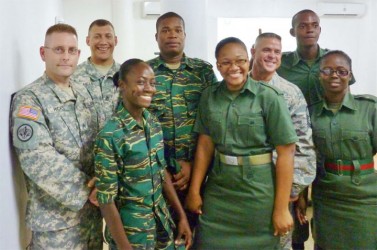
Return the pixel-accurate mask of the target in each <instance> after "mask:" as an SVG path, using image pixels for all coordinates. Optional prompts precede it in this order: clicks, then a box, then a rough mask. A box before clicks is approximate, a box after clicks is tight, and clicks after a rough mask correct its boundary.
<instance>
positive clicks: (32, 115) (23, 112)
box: [17, 106, 39, 121]
mask: <svg viewBox="0 0 377 250" xmlns="http://www.w3.org/2000/svg"><path fill="white" fill-rule="evenodd" d="M17 116H18V117H23V118H27V119H30V120H33V121H36V120H37V119H38V116H39V110H38V109H36V108H33V107H30V106H21V107H20V109H19V110H18V114H17Z"/></svg>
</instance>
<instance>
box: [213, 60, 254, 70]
mask: <svg viewBox="0 0 377 250" xmlns="http://www.w3.org/2000/svg"><path fill="white" fill-rule="evenodd" d="M246 62H247V60H246V59H237V60H234V61H223V62H219V63H218V64H220V66H221V67H224V68H228V67H230V66H232V65H233V64H234V65H236V66H238V67H241V66H243V65H245V63H246Z"/></svg>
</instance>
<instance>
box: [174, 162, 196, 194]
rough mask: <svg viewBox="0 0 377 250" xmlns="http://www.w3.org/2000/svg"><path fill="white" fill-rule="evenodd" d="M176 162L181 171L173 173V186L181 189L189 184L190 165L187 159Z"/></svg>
mask: <svg viewBox="0 0 377 250" xmlns="http://www.w3.org/2000/svg"><path fill="white" fill-rule="evenodd" d="M178 163H179V165H181V171H179V173H177V174H175V175H173V186H174V188H175V189H176V190H179V191H182V190H185V189H186V188H187V187H188V185H189V181H190V176H191V167H192V166H191V162H189V161H178Z"/></svg>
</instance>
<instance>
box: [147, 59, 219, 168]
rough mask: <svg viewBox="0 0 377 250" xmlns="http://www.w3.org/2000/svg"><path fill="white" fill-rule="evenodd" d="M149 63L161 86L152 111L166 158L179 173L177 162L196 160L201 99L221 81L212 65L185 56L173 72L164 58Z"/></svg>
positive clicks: (152, 105) (153, 102)
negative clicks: (195, 124)
mask: <svg viewBox="0 0 377 250" xmlns="http://www.w3.org/2000/svg"><path fill="white" fill-rule="evenodd" d="M148 63H149V64H150V66H151V67H152V69H153V71H154V72H155V75H156V82H157V83H158V84H157V86H156V89H157V93H156V94H155V96H154V98H153V101H152V104H151V106H150V108H149V109H150V111H152V112H153V113H154V114H155V115H156V116H157V117H158V120H159V121H160V123H161V125H162V129H163V134H164V143H165V158H166V160H167V161H168V165H169V166H170V167H173V168H170V169H169V170H171V171H172V172H173V173H175V172H178V171H179V169H174V165H175V164H174V160H186V161H191V160H192V159H193V157H194V150H195V145H196V138H197V136H196V134H195V133H193V131H192V128H193V126H194V122H195V117H196V112H197V107H198V103H199V99H200V96H201V93H202V91H203V89H204V88H205V87H207V86H208V85H210V84H212V83H215V82H216V81H217V79H216V76H215V74H214V72H213V69H212V66H211V65H210V64H209V63H207V62H205V61H203V60H200V59H196V58H189V57H186V56H185V55H184V56H183V57H182V60H181V65H180V66H179V68H178V69H176V70H172V69H169V68H168V67H167V65H166V64H165V62H164V61H163V60H162V59H161V58H160V57H157V58H155V59H152V60H150V61H148Z"/></svg>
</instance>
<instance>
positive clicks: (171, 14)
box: [156, 11, 185, 31]
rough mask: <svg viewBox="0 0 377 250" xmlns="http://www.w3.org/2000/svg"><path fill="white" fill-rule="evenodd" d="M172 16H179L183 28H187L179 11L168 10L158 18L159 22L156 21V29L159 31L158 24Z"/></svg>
mask: <svg viewBox="0 0 377 250" xmlns="http://www.w3.org/2000/svg"><path fill="white" fill-rule="evenodd" d="M172 17H175V18H179V19H180V20H181V22H182V25H183V29H185V20H183V18H182V17H181V16H180V15H178V14H177V13H175V12H171V11H170V12H166V13H165V14H163V15H161V16H160V17H159V18H158V19H157V22H156V31H158V26H159V25H160V23H161V22H162V21H163V20H165V19H168V18H172Z"/></svg>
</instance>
